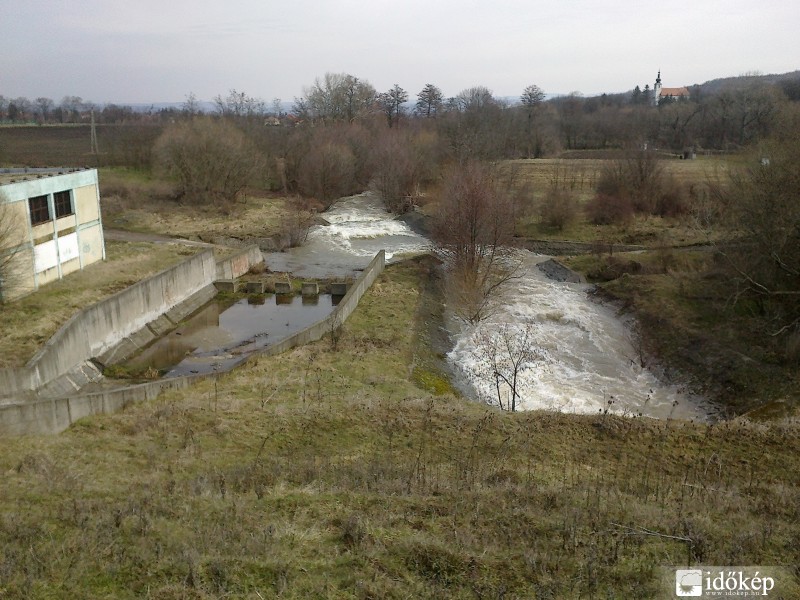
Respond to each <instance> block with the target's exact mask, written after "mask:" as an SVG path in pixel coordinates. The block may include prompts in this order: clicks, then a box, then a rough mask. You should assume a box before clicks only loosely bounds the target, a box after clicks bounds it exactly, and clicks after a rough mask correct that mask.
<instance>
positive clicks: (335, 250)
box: [265, 192, 713, 420]
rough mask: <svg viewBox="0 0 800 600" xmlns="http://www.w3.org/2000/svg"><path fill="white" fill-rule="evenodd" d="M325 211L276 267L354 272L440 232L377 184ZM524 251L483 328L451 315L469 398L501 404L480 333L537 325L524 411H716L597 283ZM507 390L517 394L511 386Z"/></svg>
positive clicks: (454, 362) (271, 260) (680, 414)
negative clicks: (677, 379) (673, 380)
mask: <svg viewBox="0 0 800 600" xmlns="http://www.w3.org/2000/svg"><path fill="white" fill-rule="evenodd" d="M321 217H322V218H324V219H325V221H326V222H327V223H329V224H328V225H315V226H314V227H312V228H311V230H310V231H309V234H308V240H307V242H306V243H305V244H304V245H303V246H301V247H299V248H292V249H290V250H288V251H286V252H280V253H271V254H267V255H266V256H265V258H266V260H267V264H268V265H269V267H270V269H272V270H273V271H288V272H292V273H293V274H294V275H295V276H297V277H309V278H324V277H346V276H353V275H356V274H357V272H358V271H359V270H360V269H363V268H364V267H366V265H367V264H368V263H369V261H370V260H371V259H372V258H373V257H374V256H375V254H376V253H377V252H378V251H380V250H385V251H386V258H387V260H388V261H389V262H392V261H396V260H399V259H400V258H402V257H405V256H411V255H415V254H420V253H423V252H427V251H430V249H431V243H430V240H428V239H427V238H425V237H424V236H421V235H419V234H417V233H415V232H414V231H413V230H411V228H409V227H408V225H406V224H405V223H404V222H403V221H401V220H398V219H397V218H396V217H395V216H394V215H392V214H391V213H389V212H387V211H386V210H385V208H384V207H383V203H382V202H381V200H380V198H378V197H377V196H376V195H375V194H373V193H370V192H366V193H364V194H359V195H357V196H350V197H347V198H342V199H341V200H339V201H337V202H336V203H335V204H334V205H333V206H332V207H331V208H330V209H329V210H328V211H326V212H325V213H322V214H321ZM518 256H519V259H520V261H521V266H520V270H519V272H518V273H517V275H518V277H517V278H516V279H514V280H513V281H512V282H511V284H510V286H509V290H508V293H507V294H506V295H504V297H503V301H502V304H501V305H500V306H499V307H498V310H497V311H496V312H495V313H493V314H492V315H491V316H489V317H488V318H487V319H485V320H484V321H482V322H481V323H480V324H479V325H477V326H469V325H465V324H464V323H460V322H457V321H455V319H449V320H448V323H447V329H448V330H449V333H450V335H451V338H452V341H453V348H452V350H451V351H450V352H449V353H448V354H447V361H448V363H449V367H450V370H451V371H452V372H453V373H455V374H456V382H455V383H456V384H457V385H458V387H460V388H462V389H463V391H464V393H465V394H466V395H467V396H469V397H476V396H477V398H479V399H481V400H483V401H485V402H489V403H491V404H497V390H496V386H495V379H494V377H492V376H491V374H490V373H489V374H487V372H486V357H485V350H484V349H483V348H484V347H485V344H482V343H481V342H480V340H481V339H486V338H491V337H492V336H495V337H497V336H498V335H500V334H501V333H502V332H503V330H504V328H507V330H508V331H512V332H515V333H516V334H517V335H516V336H514V337H519V334H522V333H524V331H525V329H526V327H528V328H530V330H531V334H532V336H533V337H532V341H531V346H532V350H533V351H534V352H535V353H536V355H537V357H538V359H537V360H536V361H535V362H533V363H532V364H531V365H529V366H528V367H526V368H525V369H523V370H522V372H521V373H520V381H519V384H518V391H519V394H520V403H519V405H518V406H517V409H518V410H535V409H546V410H557V411H562V412H574V413H598V412H601V411H604V410H608V411H609V412H613V413H617V414H631V415H639V414H641V415H645V416H650V417H657V418H668V417H674V418H682V419H694V420H707V419H708V418H709V416H710V415H711V414H712V413H713V408H712V407H711V406H710V405H708V404H707V403H704V401H703V399H701V398H698V397H696V396H692V395H691V394H689V393H687V392H686V391H685V390H683V389H681V388H680V387H679V386H676V385H671V384H667V383H663V382H662V381H660V380H659V378H658V377H656V375H655V374H654V373H653V372H651V371H650V370H648V369H647V368H643V367H642V366H641V358H642V357H640V356H639V353H638V352H637V350H636V347H635V339H634V338H633V337H632V333H631V328H630V327H629V325H628V324H627V323H625V322H624V321H623V320H622V319H620V317H619V315H618V314H617V313H616V311H615V310H614V309H613V308H611V307H609V306H607V305H604V304H601V303H599V302H595V301H593V300H592V298H591V296H590V295H589V294H588V293H587V292H588V291H589V290H590V289H591V286H589V285H586V284H574V283H559V282H556V281H553V280H550V279H548V278H547V277H546V276H545V275H544V274H543V273H542V272H541V271H540V270H539V269H538V267H537V265H538V264H539V263H540V262H543V261H545V260H547V259H548V258H549V257H546V256H541V255H535V254H532V253H529V252H525V251H520V252H519V255H518ZM445 301H447V299H445ZM501 394H505V396H507V394H508V389H507V388H506V389H502V388H501ZM504 402H505V397H504Z"/></svg>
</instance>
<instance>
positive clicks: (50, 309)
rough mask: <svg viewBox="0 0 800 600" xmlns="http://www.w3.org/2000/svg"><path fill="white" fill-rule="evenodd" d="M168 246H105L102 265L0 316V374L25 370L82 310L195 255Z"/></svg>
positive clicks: (25, 299) (50, 287) (18, 303)
mask: <svg viewBox="0 0 800 600" xmlns="http://www.w3.org/2000/svg"><path fill="white" fill-rule="evenodd" d="M199 250H200V249H198V248H190V247H187V246H178V245H172V244H169V245H167V244H143V243H129V242H106V256H107V260H105V261H103V262H98V263H95V264H92V265H89V266H87V267H86V268H85V269H83V270H82V271H78V272H75V273H71V274H70V275H68V276H67V277H65V278H63V279H60V280H59V281H56V282H53V283H50V284H48V285H46V286H42V287H41V288H40V289H39V290H38V291H36V292H34V293H33V294H30V295H28V296H25V297H23V298H20V299H19V300H16V301H14V302H9V303H7V304H4V305H2V310H0V332H2V335H0V368H1V367H7V366H20V365H23V364H25V363H26V362H27V361H28V360H29V359H30V358H31V357H32V356H33V355H34V353H35V352H36V351H37V350H38V349H39V347H40V346H41V345H42V344H43V343H44V342H46V341H47V340H48V339H50V337H51V336H52V335H53V334H54V333H55V332H56V331H57V330H58V328H59V327H61V326H62V325H63V324H64V323H66V322H67V320H69V318H70V317H71V316H72V315H73V314H75V312H77V311H78V310H80V309H81V308H83V307H85V306H88V305H90V304H92V303H94V302H97V301H98V300H101V299H102V298H105V297H107V296H110V295H112V294H114V293H116V292H119V291H120V290H123V289H124V288H126V287H128V286H130V285H132V284H134V283H136V282H138V281H140V280H142V279H144V278H145V277H148V276H149V275H153V274H155V273H157V272H159V271H161V270H163V269H166V268H167V267H169V266H171V265H174V264H177V263H178V262H180V261H182V260H185V259H186V258H187V257H188V256H191V255H193V254H196V253H197V252H198V251H199Z"/></svg>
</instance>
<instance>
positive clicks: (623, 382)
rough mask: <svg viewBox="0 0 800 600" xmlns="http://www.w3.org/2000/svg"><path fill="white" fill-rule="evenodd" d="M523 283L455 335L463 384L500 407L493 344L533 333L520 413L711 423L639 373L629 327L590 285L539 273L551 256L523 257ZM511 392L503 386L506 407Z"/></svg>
mask: <svg viewBox="0 0 800 600" xmlns="http://www.w3.org/2000/svg"><path fill="white" fill-rule="evenodd" d="M521 256H522V261H523V262H522V271H521V277H520V279H518V280H514V281H513V282H512V286H513V290H511V291H510V293H509V295H508V297H507V299H506V302H505V304H504V305H503V306H502V307H500V309H499V310H498V311H497V312H496V313H495V314H494V315H493V316H491V317H489V318H488V319H486V320H485V321H483V322H481V323H480V324H479V325H478V326H475V327H464V328H463V329H462V330H461V331H460V332H459V333H457V334H456V336H455V346H454V348H453V350H452V351H451V352H450V353H449V355H448V360H449V361H450V362H451V363H452V364H453V366H454V368H455V369H456V370H457V372H460V373H461V374H462V375H463V382H462V383H463V384H466V387H470V388H471V389H472V390H474V391H475V392H476V393H477V394H478V396H480V397H481V398H482V399H483V400H485V401H487V402H490V403H493V404H496V403H497V389H496V386H495V379H494V377H493V376H492V375H491V374H488V375H487V371H486V350H485V349H482V348H486V343H484V342H481V340H486V339H487V338H490V339H491V338H494V339H495V340H498V339H499V337H500V333H501V331H503V328H504V327H506V328H509V331H511V332H516V334H517V336H519V335H520V334H523V332H524V330H525V328H526V326H527V327H530V328H532V335H533V343H532V346H533V348H534V349H535V350H536V352H537V353H538V355H539V360H537V361H535V362H534V363H533V364H532V365H531V366H529V367H526V368H525V369H523V370H522V372H521V373H520V379H519V383H518V390H519V392H520V399H519V400H518V406H517V408H518V409H522V410H534V409H547V410H558V411H562V412H575V413H597V412H599V411H603V410H606V409H607V410H609V411H610V412H614V413H622V414H635V415H638V414H642V415H645V416H650V417H657V418H667V417H674V418H681V419H694V420H707V419H708V418H709V417H710V415H711V413H712V407H710V406H709V405H708V404H707V403H705V402H704V401H703V400H702V399H701V398H699V397H696V396H693V395H691V394H688V393H686V392H685V391H684V390H682V389H681V388H679V387H678V386H675V385H669V384H665V383H663V382H661V381H659V379H658V378H657V377H656V376H655V375H654V374H653V373H652V372H651V371H649V370H648V369H646V368H642V367H641V366H640V357H639V354H638V352H637V351H636V349H635V347H634V343H633V340H632V338H631V333H630V330H629V328H628V327H627V326H626V325H625V323H623V322H622V321H621V320H620V319H619V317H618V316H617V315H616V314H615V312H614V310H613V309H611V308H610V307H608V306H604V305H602V304H599V303H596V302H594V301H592V299H591V298H590V297H589V296H588V295H587V290H588V289H589V286H587V285H585V284H570V283H558V282H555V281H552V280H550V279H548V278H547V277H546V276H545V275H544V274H543V273H542V272H541V271H540V270H539V269H538V268H537V267H536V265H537V264H538V263H539V262H542V261H544V260H546V257H542V256H538V255H533V254H530V253H527V252H523V253H521ZM509 392H510V389H509V388H508V387H507V386H505V388H503V387H501V397H502V398H503V402H506V398H507V396H508V394H509Z"/></svg>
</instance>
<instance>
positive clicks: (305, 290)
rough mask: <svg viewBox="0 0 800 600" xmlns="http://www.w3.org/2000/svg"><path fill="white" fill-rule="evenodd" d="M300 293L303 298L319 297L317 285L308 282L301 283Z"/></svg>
mask: <svg viewBox="0 0 800 600" xmlns="http://www.w3.org/2000/svg"><path fill="white" fill-rule="evenodd" d="M300 293H301V294H303V296H319V284H317V283H314V282H310V281H306V282H303V286H302V288H301V290H300Z"/></svg>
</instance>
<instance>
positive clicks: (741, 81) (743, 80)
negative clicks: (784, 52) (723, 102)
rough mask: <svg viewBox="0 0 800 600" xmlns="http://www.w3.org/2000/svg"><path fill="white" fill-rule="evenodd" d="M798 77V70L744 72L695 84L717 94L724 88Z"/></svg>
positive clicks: (738, 88) (728, 88)
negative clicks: (768, 72) (785, 71)
mask: <svg viewBox="0 0 800 600" xmlns="http://www.w3.org/2000/svg"><path fill="white" fill-rule="evenodd" d="M797 79H800V70H797V71H791V72H789V73H772V74H769V75H760V74H749V73H748V74H745V75H739V76H738V77H721V78H719V79H712V80H710V81H706V82H705V83H701V84H695V85H699V86H700V91H701V92H702V93H703V94H718V93H720V92H722V91H726V90H740V89H742V88H746V87H750V86H751V85H754V84H772V85H775V84H779V83H782V82H787V81H793V80H797Z"/></svg>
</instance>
